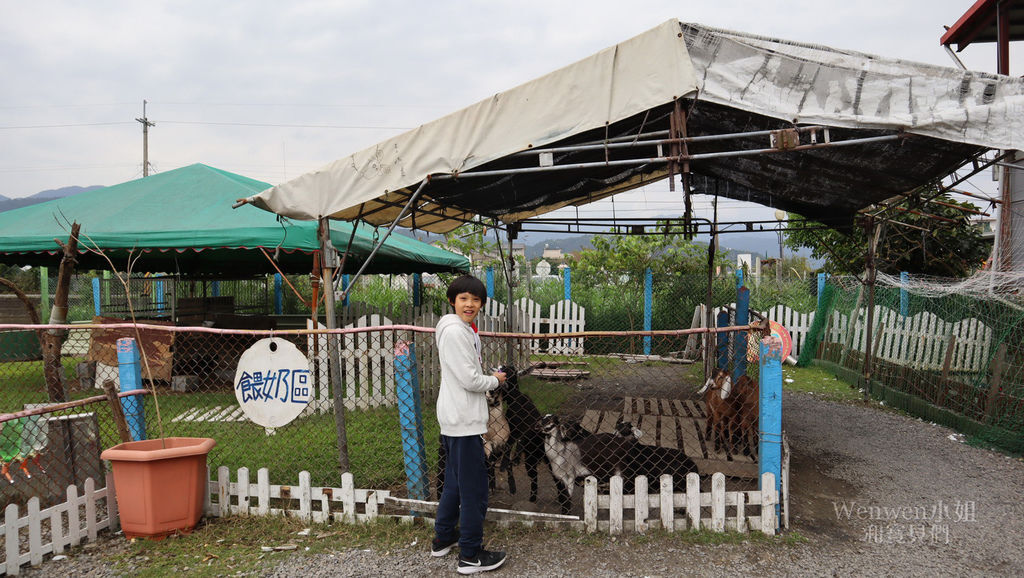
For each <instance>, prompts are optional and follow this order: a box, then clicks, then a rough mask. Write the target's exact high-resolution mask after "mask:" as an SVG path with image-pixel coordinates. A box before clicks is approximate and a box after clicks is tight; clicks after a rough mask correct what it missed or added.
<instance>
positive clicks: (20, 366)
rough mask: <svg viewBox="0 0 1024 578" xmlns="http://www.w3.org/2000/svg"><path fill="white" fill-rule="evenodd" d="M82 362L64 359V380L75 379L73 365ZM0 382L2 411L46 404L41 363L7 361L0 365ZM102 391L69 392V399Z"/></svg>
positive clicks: (62, 360) (68, 358)
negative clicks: (22, 406) (30, 404)
mask: <svg viewBox="0 0 1024 578" xmlns="http://www.w3.org/2000/svg"><path fill="white" fill-rule="evenodd" d="M79 361H82V358H80V357H64V358H62V359H61V364H62V365H63V366H64V378H65V380H71V379H76V380H77V376H76V375H75V364H77V363H78V362H79ZM0 381H2V382H3V388H4V397H3V399H2V400H0V401H2V402H3V404H4V409H7V410H20V409H22V408H21V407H20V406H21V404H26V403H47V402H48V401H49V399H48V398H47V396H46V378H45V377H43V362H42V361H8V362H6V363H0ZM102 394H103V390H101V389H93V390H89V391H78V390H75V391H71V392H70V393H69V398H70V399H72V400H75V399H81V398H83V397H91V396H94V395H102Z"/></svg>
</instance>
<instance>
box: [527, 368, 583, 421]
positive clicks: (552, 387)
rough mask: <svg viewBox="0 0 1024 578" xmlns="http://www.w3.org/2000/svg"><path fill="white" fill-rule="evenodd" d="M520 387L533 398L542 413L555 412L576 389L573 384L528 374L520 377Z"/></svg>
mask: <svg viewBox="0 0 1024 578" xmlns="http://www.w3.org/2000/svg"><path fill="white" fill-rule="evenodd" d="M519 389H520V390H521V391H522V392H523V393H525V394H526V395H527V396H529V398H530V399H532V400H533V403H534V404H536V406H537V409H538V410H539V411H540V413H541V415H543V414H546V413H555V412H556V411H557V410H558V408H559V407H561V406H562V404H563V403H565V400H567V399H569V397H570V396H571V395H572V394H573V393H574V392H575V391H576V389H575V388H574V387H573V386H572V385H568V384H565V383H561V382H551V381H544V380H541V379H538V378H536V377H530V376H528V375H524V376H523V377H520V378H519Z"/></svg>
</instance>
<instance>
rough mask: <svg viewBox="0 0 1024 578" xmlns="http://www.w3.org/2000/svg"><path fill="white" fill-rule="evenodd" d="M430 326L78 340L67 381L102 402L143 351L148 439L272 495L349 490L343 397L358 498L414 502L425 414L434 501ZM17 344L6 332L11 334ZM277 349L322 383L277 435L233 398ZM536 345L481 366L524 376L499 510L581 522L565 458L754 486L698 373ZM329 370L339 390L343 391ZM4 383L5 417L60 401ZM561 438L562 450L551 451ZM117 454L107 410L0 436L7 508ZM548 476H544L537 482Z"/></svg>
mask: <svg viewBox="0 0 1024 578" xmlns="http://www.w3.org/2000/svg"><path fill="white" fill-rule="evenodd" d="M418 315H419V317H418V318H417V319H416V321H417V323H415V324H414V326H390V327H388V328H380V327H369V328H364V329H359V328H353V329H350V330H348V332H341V333H335V334H327V333H326V332H324V331H322V330H320V331H309V332H306V331H302V332H299V331H293V332H269V331H238V330H218V329H212V328H180V327H171V326H159V325H149V326H145V327H142V328H134V327H131V328H129V327H124V326H121V325H115V326H102V325H88V326H83V325H74V326H67V329H70V332H69V333H68V337H67V341H66V343H65V345H64V347H65V351H66V352H67V353H66V355H65V356H64V358H63V365H62V368H61V375H62V377H63V379H64V387H66V388H67V389H68V390H69V398H70V399H82V398H85V397H90V396H95V395H97V393H99V392H101V390H99V389H98V387H99V386H101V385H102V384H103V383H104V382H107V381H114V382H115V383H116V382H118V380H119V372H118V370H117V367H116V363H112V355H113V353H112V350H113V348H114V344H115V342H116V340H117V339H118V338H120V337H124V336H130V337H134V338H138V340H139V342H140V343H141V345H142V347H141V349H142V351H143V353H144V357H145V359H144V363H143V365H142V374H143V376H144V377H147V379H146V381H147V386H152V387H153V388H154V389H155V391H156V395H151V396H145V397H144V398H143V399H142V400H141V404H140V405H141V408H142V412H143V415H141V416H137V418H138V419H140V421H141V423H143V424H144V429H145V432H146V436H147V437H150V438H153V437H160V436H164V437H178V436H181V437H210V438H214V439H216V440H217V446H216V448H215V449H214V450H213V451H212V452H211V453H210V455H209V458H208V459H209V466H210V468H211V469H215V468H218V467H220V466H227V467H228V468H230V469H231V470H232V471H234V470H237V469H238V468H241V467H246V468H249V469H250V470H253V471H255V470H256V469H258V468H261V467H268V468H269V469H270V472H271V480H272V481H273V482H275V483H281V484H291V483H294V480H296V479H297V477H298V473H299V472H300V471H307V472H309V473H310V475H311V481H312V483H313V484H314V485H324V486H331V485H337V484H338V482H339V479H340V472H339V447H338V440H337V429H336V414H335V411H334V401H335V399H336V397H335V391H334V387H337V388H340V391H339V394H340V396H341V399H342V400H343V404H344V407H345V411H344V418H345V426H346V432H347V440H348V446H347V456H348V460H349V462H350V470H351V472H352V473H353V475H354V476H355V481H356V484H357V486H358V487H367V488H376V489H386V490H389V491H391V492H393V493H394V495H398V496H403V495H414V494H413V492H414V491H415V487H416V486H414V485H411V480H410V472H409V471H408V467H409V460H410V459H411V457H412V456H411V455H410V452H413V451H419V450H415V449H411V448H410V447H409V445H408V444H409V440H408V439H407V438H404V437H403V421H402V420H403V419H405V417H406V416H404V415H403V413H402V412H403V411H407V410H408V408H413V410H414V411H415V412H416V413H417V414H418V416H419V419H420V422H419V423H420V427H422V439H423V440H425V441H424V442H423V444H422V446H421V447H422V452H423V454H422V458H421V459H422V460H423V468H424V472H425V473H426V474H425V475H426V476H427V478H425V479H421V480H420V481H419V483H420V486H419V487H427V488H430V489H431V490H434V491H436V488H437V487H438V484H439V483H440V482H439V480H438V472H439V468H440V467H441V464H440V462H439V456H438V452H437V449H438V448H437V446H438V444H437V443H436V441H437V440H438V435H439V432H438V426H437V422H436V419H435V417H434V411H435V409H434V404H435V402H436V398H437V391H438V387H439V366H438V363H437V359H436V348H435V346H434V342H433V335H432V331H431V330H430V328H432V327H433V325H434V324H435V323H436V320H437V315H436V314H434V313H433V312H432V311H425V310H420V311H419V312H418ZM371 321H372V320H371ZM13 332H14V331H11V330H3V331H0V335H6V334H8V333H13ZM270 336H273V337H275V338H277V339H283V340H287V341H290V342H292V343H293V344H294V345H295V346H296V347H297V349H298V350H299V351H301V352H302V353H303V355H305V356H306V357H307V359H308V360H309V363H310V368H311V374H312V376H313V379H312V383H311V384H310V386H311V392H310V401H309V404H308V405H307V406H306V407H305V409H304V411H303V412H302V413H301V415H300V416H299V417H298V418H297V419H295V420H294V421H292V422H291V423H289V424H287V425H285V426H282V427H278V428H275V429H267V428H264V427H261V426H259V425H257V424H255V423H253V422H252V421H251V420H249V419H248V418H247V417H246V415H245V414H244V413H243V411H242V409H241V407H240V406H239V403H238V400H237V398H236V383H235V376H234V367H235V366H236V365H237V364H238V360H239V358H240V356H241V355H242V353H243V352H244V351H245V350H246V349H247V348H249V347H250V346H252V344H253V343H255V342H256V341H258V340H260V339H264V338H267V337H270ZM688 338H689V336H687V335H681V334H673V333H667V334H655V335H653V336H652V339H653V340H654V342H655V346H656V349H659V350H666V351H667V350H681V349H682V347H683V344H684V343H685V341H686V339H688ZM554 340H555V339H552V341H554ZM537 341H540V340H539V339H533V338H532V337H527V336H519V337H509V336H499V335H485V336H484V337H483V343H484V351H483V360H484V363H485V366H487V367H488V368H490V367H498V366H506V367H508V368H509V372H510V373H511V374H512V375H514V376H515V378H514V379H513V380H511V382H510V383H511V384H513V385H510V387H508V388H506V389H504V390H502V391H500V392H497V395H495V397H494V400H495V401H494V403H495V404H496V405H497V406H498V407H500V408H502V411H501V412H499V413H501V414H502V415H503V418H504V419H503V423H504V424H505V427H506V428H508V429H507V430H505V431H497V430H499V429H501V428H500V427H499V426H495V431H494V432H493V433H494V434H495V435H496V436H497V437H499V438H504V443H502V444H498V443H497V442H496V443H495V444H494V445H495V446H496V447H497V446H499V445H500V446H501V447H500V448H499V449H496V450H495V451H494V452H493V453H492V465H493V467H494V470H495V476H494V480H495V493H494V497H493V498H492V504H494V505H495V506H496V507H502V506H505V507H509V508H514V509H520V508H521V509H537V510H540V511H550V512H560V511H570V510H572V509H573V508H576V509H578V508H580V507H581V506H580V503H579V498H578V497H577V498H575V501H574V500H573V499H567V496H566V495H565V494H562V495H561V497H560V493H559V489H558V487H559V484H558V483H556V480H561V483H562V488H563V489H562V491H563V492H565V493H569V492H572V488H573V487H574V484H575V481H576V480H575V477H576V476H575V475H573V476H572V478H571V479H570V477H568V476H569V475H570V474H567V473H565V472H566V470H565V467H563V466H564V465H565V464H564V463H563V460H566V459H570V460H571V459H574V456H576V455H577V452H576V450H574V449H565V447H562V446H569V447H575V446H579V447H581V448H583V449H582V454H580V455H581V456H582V459H585V460H587V461H577V462H573V463H572V464H571V467H570V471H571V472H575V473H576V474H580V475H583V473H584V470H586V471H588V472H590V473H592V474H595V475H597V476H598V477H599V478H603V480H604V481H607V478H608V477H610V476H611V475H612V474H623V475H625V476H627V477H630V476H632V475H648V476H650V477H652V479H653V478H656V477H657V475H659V474H661V473H669V474H673V475H675V476H678V477H679V480H680V482H679V483H680V484H682V481H681V480H682V477H683V476H684V475H685V474H686V473H689V472H691V471H692V472H699V473H701V474H705V473H707V474H710V473H711V472H714V471H721V472H723V473H725V474H726V475H727V476H729V477H730V480H731V483H732V482H735V483H737V484H740V485H741V486H742V487H744V488H746V487H748V486H749V487H752V486H750V485H751V484H754V483H755V482H754V480H755V479H756V477H757V464H756V461H755V455H756V449H753V450H752V449H751V447H753V448H756V444H755V445H754V446H744V445H742V441H743V438H742V434H741V433H740V430H739V429H738V428H739V427H740V423H741V422H740V420H739V419H736V421H735V424H736V425H735V428H736V429H733V425H731V424H732V423H733V422H730V425H728V426H727V427H728V428H729V429H724V427H723V429H721V431H720V430H719V429H714V430H712V429H711V426H709V420H708V416H709V415H711V412H710V411H709V409H708V407H707V405H706V402H705V397H704V396H702V395H698V394H697V391H698V390H699V389H700V388H701V387H702V386H703V385H704V383H705V380H704V376H703V369H702V367H701V364H699V363H685V362H683V361H682V360H678V359H670V358H662V357H658V356H654V357H644V356H638V355H635V354H628V353H623V352H622V351H620V349H619V345H620V344H621V343H623V341H622V338H621V336H618V335H594V334H590V333H587V334H586V336H585V337H584V336H581V337H574V338H572V339H569V338H566V339H565V341H566V342H567V343H569V344H570V345H573V346H574V347H576V348H577V349H575V350H574V352H571V351H570V350H568V349H563V350H562V351H563V352H562V353H557V354H556V353H548V352H546V351H542V350H540V349H539V347H538V346H536V345H535V342H537ZM410 345H411V348H409V347H408V346H410ZM402 347H406V348H407V349H406V350H408V349H411V350H412V351H413V352H414V355H415V360H416V361H415V365H414V370H413V371H412V373H411V375H412V376H414V377H413V379H412V381H411V382H410V383H413V384H414V385H413V386H409V385H408V384H406V385H405V386H402V383H403V379H406V378H403V374H404V372H405V370H403V369H402V367H400V366H399V365H398V364H396V361H397V358H396V350H402ZM200 352H201V353H202V355H199V354H198V353H200ZM332 352H333V353H332ZM332 356H333V359H332ZM332 363H336V364H337V367H338V370H337V375H338V377H339V378H340V379H336V380H334V381H333V382H332V380H331V377H330V376H331V371H330V369H329V368H330V367H331V365H332ZM512 368H515V369H514V370H513V369H512ZM150 376H151V377H152V379H149V377H150ZM0 381H2V382H3V383H5V385H6V387H5V390H4V394H3V395H4V400H3V403H4V408H6V409H8V410H21V409H24V408H31V407H34V405H35V404H46V403H47V402H48V400H47V397H46V396H47V394H46V392H47V387H46V384H45V381H46V377H45V371H44V368H43V362H42V361H6V362H3V361H0ZM118 385H120V384H118ZM129 385H130V384H129ZM720 385H721V384H718V386H720ZM716 391H718V390H716ZM403 396H406V399H403ZM409 396H413V397H414V398H418V399H412V398H409ZM711 397H712V396H709V397H708V399H710V398H711ZM734 399H740V398H738V397H737V398H734ZM403 408H406V409H405V410H403ZM741 410H742V408H740V407H733V408H732V409H731V410H730V411H731V412H732V413H736V412H738V411H741ZM158 412H159V413H158ZM547 414H551V415H553V416H556V418H557V421H558V423H559V424H560V425H559V427H558V429H557V430H555V429H551V428H550V427H549V429H547V430H544V429H541V428H542V425H543V424H542V423H541V422H542V420H541V418H542V417H543V416H545V415H547ZM730 415H731V414H730ZM132 419H133V416H132V415H129V421H131V420H132ZM549 421H550V420H549ZM556 437H557V439H558V443H559V444H562V446H559V447H562V449H552V448H553V446H552V443H553V440H555V438H556ZM716 438H717V439H716ZM119 442H120V440H119V438H118V434H117V430H116V427H115V425H114V423H113V418H112V414H111V413H110V411H109V408H108V407H106V406H105V405H103V404H98V405H96V404H93V405H89V406H85V407H82V408H78V409H76V410H73V411H66V412H59V413H56V414H48V415H46V416H37V417H32V418H25V419H11V420H8V421H6V422H5V423H4V427H3V429H2V430H0V445H2V448H3V451H4V454H3V463H4V464H7V465H6V472H7V473H9V475H10V479H9V480H6V479H4V480H0V487H3V495H4V499H5V501H7V502H8V503H10V502H12V501H17V500H19V499H21V498H24V497H26V492H28V493H32V492H36V491H43V490H42V489H41V488H43V487H44V486H45V488H49V489H47V490H45V491H53V488H59V487H62V486H63V487H66V485H67V484H68V483H81V482H82V481H84V477H87V476H91V477H93V478H94V479H96V480H102V479H103V476H102V475H100V473H101V472H102V471H103V469H104V466H103V464H101V462H100V460H99V457H98V456H99V452H100V450H101V449H102V448H106V447H111V446H113V445H115V444H117V443H119ZM69 448H70V449H69ZM69 452H70V453H69ZM537 470H539V472H538V473H537V475H536V476H534V475H533V474H532V473H530V472H533V471H537ZM560 474H561V478H559V475H560ZM29 475H31V476H32V477H31V478H29ZM743 484H746V485H745V486H744V485H743ZM531 486H532V489H530V488H531ZM514 489H515V490H518V491H513V490H514ZM433 495H434V496H436V493H434V494H433ZM576 495H577V496H578V493H576ZM416 497H421V498H422V497H429V495H420V496H416ZM531 497H532V498H533V499H532V500H531ZM531 502H534V505H530V504H531Z"/></svg>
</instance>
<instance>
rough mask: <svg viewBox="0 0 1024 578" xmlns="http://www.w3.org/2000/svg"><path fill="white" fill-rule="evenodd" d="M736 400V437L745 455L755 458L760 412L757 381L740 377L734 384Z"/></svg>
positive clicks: (733, 395)
mask: <svg viewBox="0 0 1024 578" xmlns="http://www.w3.org/2000/svg"><path fill="white" fill-rule="evenodd" d="M732 387H733V394H732V396H731V397H733V398H734V399H735V405H736V415H735V417H734V419H735V420H736V424H735V428H734V432H733V433H734V435H736V436H737V438H738V441H739V444H740V447H741V448H742V449H743V453H745V454H746V455H748V456H751V457H754V456H755V455H756V454H757V443H758V440H759V437H760V436H759V435H758V430H757V427H758V411H759V407H760V406H759V401H760V396H761V393H760V389H759V388H758V384H757V380H756V379H751V378H750V377H747V376H746V375H743V376H740V378H739V379H737V380H736V382H735V383H734V384H733V386H732Z"/></svg>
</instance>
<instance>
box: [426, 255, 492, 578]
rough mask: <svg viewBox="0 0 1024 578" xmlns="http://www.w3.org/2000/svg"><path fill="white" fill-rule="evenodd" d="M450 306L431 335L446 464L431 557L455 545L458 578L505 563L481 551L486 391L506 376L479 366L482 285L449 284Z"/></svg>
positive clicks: (465, 280) (466, 280)
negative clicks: (476, 321) (437, 360)
mask: <svg viewBox="0 0 1024 578" xmlns="http://www.w3.org/2000/svg"><path fill="white" fill-rule="evenodd" d="M448 302H449V303H451V305H452V308H453V309H454V310H455V313H449V314H448V315H445V316H444V317H442V318H441V320H440V321H438V322H437V331H436V332H435V333H434V339H435V340H436V341H437V353H438V357H439V358H440V361H441V389H440V392H439V393H438V396H437V421H438V424H439V425H440V426H441V446H442V449H443V450H444V451H445V453H446V454H447V461H446V463H445V479H444V489H443V490H442V491H441V496H440V498H439V500H438V504H437V521H436V522H435V524H434V541H433V543H432V544H431V547H430V554H431V555H432V556H444V555H446V554H447V553H448V552H450V551H451V549H452V547H453V546H455V545H456V544H458V546H459V565H458V572H459V574H475V573H477V572H486V571H488V570H494V569H495V568H498V567H499V566H501V565H502V564H504V563H505V553H504V552H491V551H488V550H484V549H483V538H484V515H485V514H486V513H487V497H488V496H487V492H488V489H487V463H486V458H485V456H484V446H483V439H482V438H481V437H480V436H481V435H483V434H484V433H485V432H486V431H487V415H488V413H487V397H486V392H487V391H490V390H492V389H496V388H497V387H498V386H499V385H501V384H502V383H504V382H505V374H504V373H501V372H495V373H493V374H492V375H486V374H484V372H483V369H481V366H480V363H481V358H480V336H479V335H477V329H476V325H474V324H473V320H474V319H476V316H477V314H478V313H479V312H480V309H481V308H483V306H484V303H486V302H487V289H486V288H485V287H484V284H483V283H482V282H481V281H480V280H479V279H477V278H476V277H471V276H469V275H464V276H462V277H459V278H458V279H456V280H454V281H452V283H451V285H449V286H448ZM456 524H458V525H459V527H460V528H459V529H458V530H457V529H456Z"/></svg>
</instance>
